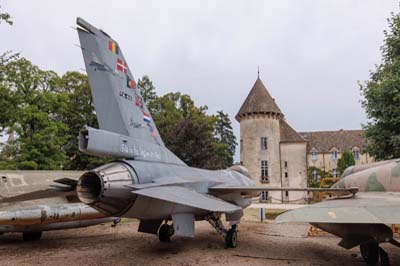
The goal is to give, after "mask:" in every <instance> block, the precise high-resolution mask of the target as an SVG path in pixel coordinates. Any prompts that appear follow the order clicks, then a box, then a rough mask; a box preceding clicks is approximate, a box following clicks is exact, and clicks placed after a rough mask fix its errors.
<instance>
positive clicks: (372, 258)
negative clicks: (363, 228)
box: [360, 243, 390, 266]
mask: <svg viewBox="0 0 400 266" xmlns="http://www.w3.org/2000/svg"><path fill="white" fill-rule="evenodd" d="M360 252H361V256H362V258H363V259H364V261H365V262H366V263H367V264H368V265H376V264H377V263H378V261H379V259H380V265H381V266H389V265H390V262H389V256H388V254H387V253H386V252H385V251H384V250H383V248H381V247H379V245H378V244H377V243H365V244H361V245H360Z"/></svg>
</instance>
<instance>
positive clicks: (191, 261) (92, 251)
mask: <svg viewBox="0 0 400 266" xmlns="http://www.w3.org/2000/svg"><path fill="white" fill-rule="evenodd" d="M137 226H138V222H137V221H129V222H124V223H121V224H119V225H117V227H115V228H112V227H111V226H110V225H109V224H105V225H98V226H93V227H88V228H82V229H72V230H64V231H53V232H45V233H44V234H43V239H42V240H41V241H37V242H22V240H21V236H20V235H19V234H7V235H4V236H1V237H0V254H1V260H0V265H41V266H47V265H65V266H67V265H68V266H70V265H151V266H155V265H163V266H166V265H182V266H189V265H216V264H218V265H240V266H243V265H263V266H265V265H274V266H277V265H328V266H329V265H364V263H363V261H362V259H361V257H360V253H359V250H358V248H354V249H352V250H345V249H342V248H340V247H338V246H337V245H336V243H337V242H338V241H339V239H338V238H336V237H332V236H323V237H322V236H320V237H307V236H306V235H307V232H308V229H309V226H308V225H303V224H295V225H293V224H292V225H289V224H284V225H280V224H275V223H274V222H273V221H272V222H271V221H270V222H266V223H258V222H254V221H244V222H243V223H241V224H240V226H239V230H240V231H239V243H238V247H237V248H236V249H224V246H223V241H222V238H221V237H220V236H219V235H217V234H216V233H215V231H214V229H213V228H212V227H211V226H209V224H208V223H207V222H198V223H196V238H195V239H187V238H180V237H173V239H172V242H171V243H160V242H159V241H158V239H157V237H156V236H153V235H148V234H142V233H138V232H136V230H137ZM383 247H384V248H385V249H386V250H387V251H388V252H389V255H390V258H391V260H392V265H400V255H399V254H398V252H397V250H396V248H394V247H392V246H390V245H383Z"/></svg>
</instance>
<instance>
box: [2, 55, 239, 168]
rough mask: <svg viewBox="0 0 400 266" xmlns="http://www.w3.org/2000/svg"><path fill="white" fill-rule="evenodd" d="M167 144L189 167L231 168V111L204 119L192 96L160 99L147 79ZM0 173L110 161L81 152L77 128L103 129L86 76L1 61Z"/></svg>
mask: <svg viewBox="0 0 400 266" xmlns="http://www.w3.org/2000/svg"><path fill="white" fill-rule="evenodd" d="M139 87H140V88H141V92H142V93H143V98H144V99H145V101H146V102H147V103H148V105H149V107H150V108H151V110H152V114H153V119H154V121H155V122H156V123H157V126H158V128H159V131H160V134H161V136H162V137H163V139H164V141H165V144H166V146H167V147H168V148H170V149H171V150H172V151H173V152H174V153H176V154H177V155H178V156H179V157H180V158H181V159H183V160H184V161H185V162H186V163H188V164H189V165H191V166H195V167H204V168H209V169H219V168H225V167H227V166H230V165H231V164H232V161H233V154H234V152H235V146H236V139H235V136H234V134H233V132H232V127H231V124H230V120H229V117H228V115H227V114H225V113H223V112H222V111H219V112H218V114H217V115H216V116H212V115H207V114H206V110H207V107H206V106H200V107H197V106H195V104H194V102H193V100H192V99H191V98H190V97H189V96H188V95H182V94H180V93H169V94H166V95H164V96H162V97H157V95H156V92H155V87H154V86H153V84H152V82H151V80H150V78H149V77H148V76H144V77H143V78H142V80H140V81H139ZM0 96H1V97H0V132H1V133H3V134H7V135H9V136H11V137H10V138H9V140H8V141H7V142H6V143H4V144H1V147H0V148H1V150H0V169H27V170H28V169H29V170H36V169H37V170H44V169H74V170H78V169H91V168H94V167H97V166H99V165H101V164H104V163H106V162H108V161H110V160H112V158H99V157H92V156H88V155H86V154H83V153H81V152H80V151H79V149H78V139H77V136H78V135H79V131H80V130H81V129H82V128H83V127H84V126H86V125H87V126H91V127H98V122H97V118H96V114H95V110H94V108H93V104H92V97H91V94H90V87H89V83H88V79H87V76H86V75H84V74H81V73H78V72H67V73H65V74H64V75H63V76H61V77H59V76H58V75H57V73H55V72H53V71H44V70H41V69H40V68H39V67H37V66H35V65H33V64H32V63H31V62H30V61H28V60H27V59H25V58H19V57H18V55H10V54H9V53H6V54H3V55H2V56H0Z"/></svg>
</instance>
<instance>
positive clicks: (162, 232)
mask: <svg viewBox="0 0 400 266" xmlns="http://www.w3.org/2000/svg"><path fill="white" fill-rule="evenodd" d="M173 234H174V227H173V226H172V225H169V224H163V225H161V227H160V229H159V230H158V238H159V239H160V241H161V242H171V236H172V235H173Z"/></svg>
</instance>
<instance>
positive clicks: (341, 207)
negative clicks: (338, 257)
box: [277, 159, 400, 265]
mask: <svg viewBox="0 0 400 266" xmlns="http://www.w3.org/2000/svg"><path fill="white" fill-rule="evenodd" d="M350 187H357V188H358V189H359V191H360V192H359V193H357V194H356V195H355V196H354V197H352V198H348V199H334V200H327V201H324V202H321V203H317V204H313V205H310V206H307V207H304V208H300V209H296V210H293V211H289V212H286V213H283V214H281V215H280V216H278V217H277V221H278V222H308V223H311V224H312V225H314V226H316V227H318V228H321V229H323V230H325V231H327V232H330V233H332V234H334V235H336V236H339V237H340V238H342V240H341V241H340V242H339V245H340V246H342V247H344V248H346V249H350V248H353V247H356V246H360V251H361V255H362V257H363V259H364V260H365V261H366V262H367V264H368V265H376V264H377V263H378V261H380V264H381V265H389V259H388V255H387V254H386V252H385V251H384V250H383V249H382V248H381V247H379V244H380V243H385V242H389V243H392V244H394V245H395V246H397V247H400V244H399V243H398V242H397V241H396V240H395V239H394V238H393V231H392V228H391V225H393V224H400V159H395V160H390V161H382V162H378V163H374V164H370V165H361V166H352V167H349V168H347V169H346V171H345V172H344V174H343V176H342V178H341V180H340V181H338V182H337V183H336V184H334V185H333V186H332V188H350Z"/></svg>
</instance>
